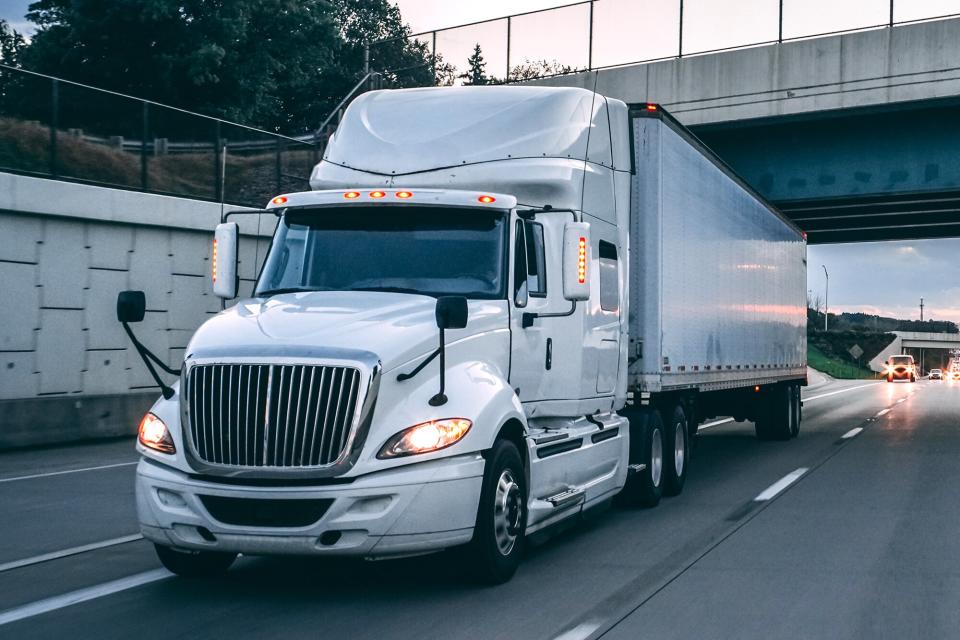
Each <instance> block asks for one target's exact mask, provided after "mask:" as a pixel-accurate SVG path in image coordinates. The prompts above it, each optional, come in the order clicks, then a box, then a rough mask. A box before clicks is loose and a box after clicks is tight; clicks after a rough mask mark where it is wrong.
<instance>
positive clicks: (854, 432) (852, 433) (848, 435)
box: [840, 427, 863, 440]
mask: <svg viewBox="0 0 960 640" xmlns="http://www.w3.org/2000/svg"><path fill="white" fill-rule="evenodd" d="M861 431H863V427H856V428H853V429H850V431H847V432H846V433H845V434H843V435H842V436H840V437H841V438H843V439H844V440H846V439H847V438H852V437H854V436H855V435H857V434H859V433H860V432H861Z"/></svg>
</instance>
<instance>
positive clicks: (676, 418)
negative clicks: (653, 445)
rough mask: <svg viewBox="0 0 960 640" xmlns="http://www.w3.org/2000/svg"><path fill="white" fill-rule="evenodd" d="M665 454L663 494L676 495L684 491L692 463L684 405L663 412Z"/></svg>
mask: <svg viewBox="0 0 960 640" xmlns="http://www.w3.org/2000/svg"><path fill="white" fill-rule="evenodd" d="M662 415H663V423H664V433H663V435H664V438H663V440H664V445H665V446H664V448H663V449H664V455H663V494H664V495H667V496H676V495H679V494H680V493H682V492H683V485H684V483H685V482H686V481H687V467H688V466H689V464H690V437H689V430H688V427H687V416H686V414H684V412H683V407H681V406H680V405H674V406H673V407H670V408H668V409H667V410H665V411H664V412H663V414H662Z"/></svg>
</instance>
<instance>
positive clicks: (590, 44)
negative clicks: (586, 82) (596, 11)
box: [587, 0, 595, 71]
mask: <svg viewBox="0 0 960 640" xmlns="http://www.w3.org/2000/svg"><path fill="white" fill-rule="evenodd" d="M594 2H595V0H590V36H589V39H588V40H587V71H593V4H594Z"/></svg>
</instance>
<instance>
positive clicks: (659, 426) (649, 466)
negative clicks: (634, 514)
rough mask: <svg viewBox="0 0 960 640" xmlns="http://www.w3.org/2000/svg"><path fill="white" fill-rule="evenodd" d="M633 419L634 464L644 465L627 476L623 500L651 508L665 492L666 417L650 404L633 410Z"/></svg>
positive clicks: (631, 428)
mask: <svg viewBox="0 0 960 640" xmlns="http://www.w3.org/2000/svg"><path fill="white" fill-rule="evenodd" d="M626 416H627V418H628V419H629V420H630V464H641V465H643V468H642V469H641V470H639V471H637V472H636V473H633V474H632V475H630V476H628V477H627V484H626V485H625V486H624V488H623V491H621V492H620V496H619V498H620V500H621V501H622V502H623V503H625V504H627V505H630V506H635V507H644V508H651V507H655V506H657V505H658V504H660V497H661V496H662V495H663V451H664V448H663V441H664V437H663V420H661V418H660V412H658V411H655V410H653V409H650V408H641V409H638V410H632V411H630V412H629V413H627V414H626Z"/></svg>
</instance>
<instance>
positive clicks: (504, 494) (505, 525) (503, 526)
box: [493, 469, 523, 556]
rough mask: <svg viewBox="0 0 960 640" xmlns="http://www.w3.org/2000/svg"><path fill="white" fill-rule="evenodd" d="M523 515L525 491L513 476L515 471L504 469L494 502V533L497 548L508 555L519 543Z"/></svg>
mask: <svg viewBox="0 0 960 640" xmlns="http://www.w3.org/2000/svg"><path fill="white" fill-rule="evenodd" d="M522 515H523V493H522V492H521V491H520V485H519V484H517V481H516V479H515V478H514V476H513V471H511V470H510V469H504V470H503V473H501V474H500V479H499V480H497V492H496V495H495V496H494V503H493V534H494V536H495V537H496V540H497V549H498V550H499V551H500V553H501V554H502V555H505V556H508V555H510V552H511V551H513V548H514V547H515V546H516V544H517V537H519V535H520V528H521V523H522Z"/></svg>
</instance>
